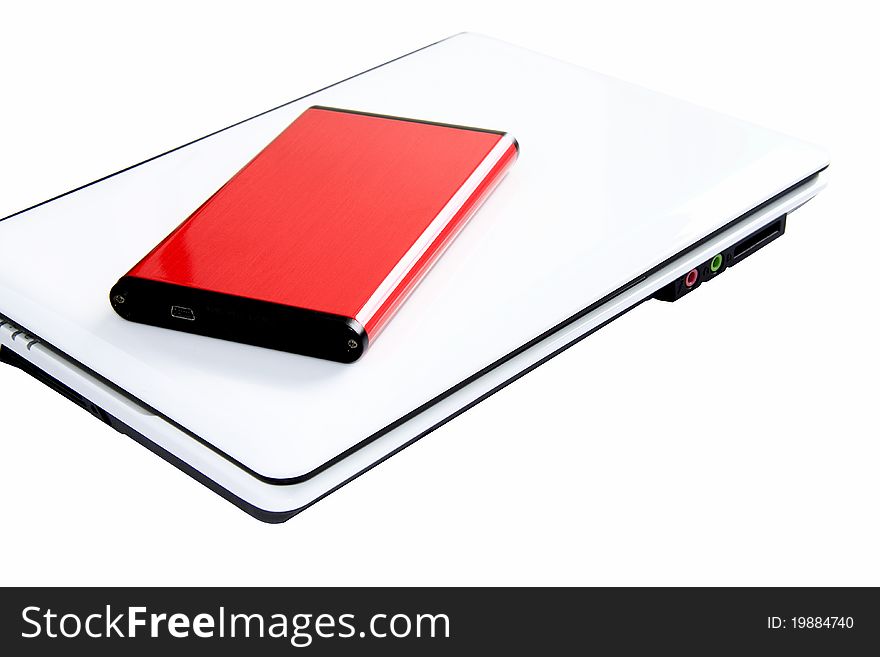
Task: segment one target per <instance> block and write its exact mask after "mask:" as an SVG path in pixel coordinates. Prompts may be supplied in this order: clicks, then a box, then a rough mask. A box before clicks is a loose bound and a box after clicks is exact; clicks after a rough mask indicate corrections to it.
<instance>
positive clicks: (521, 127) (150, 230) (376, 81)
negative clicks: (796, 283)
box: [0, 34, 828, 521]
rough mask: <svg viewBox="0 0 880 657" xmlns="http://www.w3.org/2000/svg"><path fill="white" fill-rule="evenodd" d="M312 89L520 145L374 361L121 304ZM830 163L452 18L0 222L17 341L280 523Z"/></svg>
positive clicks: (5, 310) (726, 239) (759, 216)
mask: <svg viewBox="0 0 880 657" xmlns="http://www.w3.org/2000/svg"><path fill="white" fill-rule="evenodd" d="M318 104H320V105H328V106H334V107H342V108H347V109H354V110H360V111H367V112H375V113H381V114H389V115H395V116H406V117H413V118H420V119H426V120H431V121H439V122H445V123H454V124H461V125H473V126H491V127H494V128H498V129H503V130H507V131H509V132H511V133H512V134H513V135H515V136H516V137H517V139H518V141H519V144H520V147H521V151H520V158H519V161H518V162H517V163H516V165H515V166H514V167H513V169H512V171H511V173H510V174H509V175H508V176H507V179H506V180H504V181H503V182H502V183H501V185H500V186H499V187H498V189H497V190H496V191H495V193H494V194H493V196H492V197H490V199H489V200H488V201H487V202H486V203H485V205H484V206H483V207H482V208H481V210H480V211H479V212H478V213H477V215H476V217H475V218H474V219H473V220H472V221H471V223H470V224H469V225H468V226H467V227H466V228H465V230H464V231H463V232H462V233H461V235H460V236H459V237H458V239H457V240H456V241H455V242H454V243H453V244H452V246H451V247H450V248H449V249H448V251H447V252H446V253H445V254H444V255H443V257H442V258H441V259H440V261H439V262H438V263H437V265H436V266H435V267H434V268H433V270H432V271H431V272H430V273H429V274H428V276H427V277H426V278H425V280H424V281H423V282H422V283H421V285H420V286H419V287H418V288H417V289H416V291H415V292H414V293H413V295H412V296H411V297H410V299H409V300H408V301H407V302H406V303H405V304H404V306H403V307H402V309H401V310H400V312H399V313H398V315H397V316H396V317H395V318H394V319H393V321H392V322H391V323H390V324H389V326H388V327H387V328H386V329H385V332H384V334H383V336H382V339H381V340H378V341H377V342H376V344H375V345H373V346H372V347H371V349H370V350H369V351H368V352H367V354H366V355H365V356H364V357H363V358H362V359H361V360H360V361H358V362H357V363H354V364H352V365H344V364H339V363H334V362H329V361H322V360H317V359H314V358H309V357H305V356H298V355H294V354H289V353H282V352H276V351H271V350H267V349H261V348H258V347H251V346H246V345H242V344H238V343H231V342H224V341H220V340H215V339H211V338H204V337H200V336H196V335H190V334H186V333H179V332H174V331H168V330H164V329H159V328H154V327H150V326H145V325H138V324H132V323H129V322H125V321H124V320H122V319H120V318H119V317H118V316H117V315H116V314H115V313H114V312H113V310H112V308H111V307H110V303H109V301H108V292H109V290H110V287H111V286H112V285H113V284H114V283H115V282H116V280H118V278H119V277H120V276H121V275H122V274H124V273H125V272H126V271H127V270H128V269H129V268H130V267H131V266H132V265H133V264H134V263H135V262H137V261H138V260H139V259H140V258H141V257H142V256H143V255H144V254H145V253H147V252H148V251H149V250H150V249H151V248H152V247H153V246H154V245H155V244H157V243H158V242H159V241H160V240H161V239H162V238H163V237H165V235H167V234H168V233H169V232H170V231H171V230H172V229H173V228H174V227H176V226H177V225H178V224H179V223H180V222H181V221H182V220H183V219H185V218H186V217H187V216H188V215H189V214H190V213H191V212H192V211H193V210H195V209H196V208H197V207H198V206H199V205H200V204H201V203H202V202H204V201H205V200H206V199H207V198H208V197H209V196H210V195H211V194H212V193H213V192H214V191H216V190H217V189H218V188H219V187H220V186H221V185H222V184H223V183H224V182H225V181H226V180H228V179H229V178H230V177H231V176H232V175H233V174H234V173H235V172H236V171H237V170H238V169H240V168H241V167H242V166H243V165H244V164H245V163H246V162H247V161H248V160H250V159H251V158H252V157H253V156H254V155H255V154H256V153H257V152H259V151H260V150H261V149H262V148H263V147H264V146H265V145H266V143H268V141H269V140H271V139H272V138H273V137H274V136H275V135H277V134H278V133H279V132H280V131H281V130H282V129H283V128H284V127H286V126H287V125H288V124H289V123H290V122H291V121H293V120H294V119H295V118H296V117H297V116H298V115H299V114H300V113H301V112H302V111H303V110H304V109H305V108H307V107H309V106H311V105H318ZM827 164H828V162H827V158H826V155H825V154H824V153H823V152H822V151H821V150H819V149H817V148H815V147H813V146H811V145H809V144H806V143H803V142H801V141H798V140H795V139H792V138H790V137H787V136H785V135H782V134H779V133H776V132H773V131H770V130H765V129H763V128H759V127H756V126H753V125H750V124H747V123H744V122H741V121H738V120H735V119H732V118H729V117H726V116H724V115H721V114H718V113H715V112H712V111H709V110H705V109H702V108H699V107H695V106H693V105H690V104H687V103H684V102H681V101H678V100H675V99H672V98H669V97H667V96H664V95H660V94H657V93H654V92H651V91H647V90H644V89H641V88H639V87H636V86H633V85H630V84H627V83H625V82H621V81H618V80H615V79H611V78H608V77H605V76H602V75H599V74H596V73H592V72H590V71H587V70H584V69H582V68H579V67H576V66H573V65H570V64H566V63H563V62H560V61H557V60H555V59H552V58H549V57H545V56H542V55H539V54H536V53H533V52H530V51H528V50H524V49H521V48H518V47H515V46H512V45H509V44H506V43H503V42H499V41H496V40H493V39H489V38H486V37H482V36H477V35H471V34H463V35H458V36H455V37H451V38H449V39H446V40H444V41H441V42H439V43H437V44H434V45H431V46H428V47H426V48H423V49H421V50H419V51H416V52H414V53H412V54H409V55H407V56H404V57H402V58H400V59H397V60H394V61H392V62H389V63H387V64H385V65H382V66H379V67H377V68H374V69H371V70H370V71H367V72H365V73H363V74H360V75H357V76H355V77H353V78H350V79H348V80H346V81H343V82H341V83H339V84H336V85H333V86H331V87H329V88H326V89H324V90H322V91H320V92H317V93H315V94H312V95H310V96H307V97H304V98H302V99H299V100H297V101H294V102H291V103H288V104H286V105H283V106H281V107H279V108H276V109H274V110H271V111H268V112H266V113H264V114H261V115H259V116H257V117H254V118H251V119H248V120H246V121H243V122H241V123H239V124H236V125H234V126H232V127H230V128H227V129H225V130H222V131H220V132H217V133H215V134H212V135H209V136H208V137H205V138H203V139H200V140H198V141H196V142H193V143H191V144H188V145H186V146H183V147H181V148H179V149H176V150H174V151H171V152H169V153H167V154H165V155H162V156H160V157H157V158H155V159H152V160H149V161H147V162H145V163H143V164H140V165H138V166H135V167H132V168H130V169H127V170H125V171H123V172H120V173H118V174H116V175H114V176H111V177H109V178H107V179H104V180H102V181H100V182H97V183H94V184H92V185H89V186H86V187H84V188H82V189H79V190H77V191H75V192H72V193H69V194H66V195H63V196H61V197H59V198H57V199H55V200H52V201H50V202H47V203H44V204H41V205H39V206H36V207H34V208H32V209H29V210H26V211H23V212H20V213H18V214H15V215H12V216H11V217H8V218H6V219H4V220H2V221H0V322H2V326H0V345H2V347H3V349H4V351H5V354H6V357H5V360H7V361H11V362H13V364H17V365H19V366H24V367H25V368H27V369H29V370H30V371H31V373H32V374H36V375H38V376H41V377H42V378H44V380H46V381H47V382H48V383H50V385H54V386H55V387H56V388H58V389H59V390H61V391H62V392H65V394H68V396H75V397H76V398H77V399H78V400H79V401H80V403H83V404H84V405H86V406H87V407H89V408H90V410H92V412H94V413H95V414H96V415H97V416H98V417H100V418H101V419H104V420H107V421H110V422H111V424H113V425H114V426H115V427H116V428H118V429H121V430H123V431H125V432H126V433H128V434H129V435H131V436H132V437H134V438H136V439H137V440H139V441H140V442H142V443H143V444H145V445H146V446H148V447H150V448H151V449H153V450H154V451H156V452H157V453H159V454H161V455H162V456H163V457H165V458H166V459H168V460H169V461H171V462H172V463H174V464H175V465H177V466H178V467H181V468H182V469H184V470H186V471H187V472H189V473H190V474H192V475H194V476H195V477H196V478H198V479H199V480H200V481H202V482H203V483H205V484H207V485H209V486H210V487H211V488H213V489H214V490H216V491H217V492H219V493H221V494H223V495H224V496H225V497H227V498H228V499H230V500H231V501H233V502H235V503H236V504H238V505H239V506H241V507H242V508H244V509H245V510H247V511H248V512H250V513H252V514H254V515H256V516H257V517H260V518H262V519H264V520H271V521H280V520H285V519H287V518H289V517H290V516H292V515H294V514H295V513H296V512H297V511H299V510H301V509H302V508H305V507H306V506H308V505H310V504H311V503H313V502H314V501H316V500H317V499H320V498H321V497H323V496H324V495H326V494H328V493H329V492H331V491H332V490H334V489H335V488H337V487H339V486H340V485H342V484H344V483H345V482H346V481H348V480H350V479H351V478H353V477H355V476H357V475H358V474H359V473H361V472H363V471H364V470H365V469H368V468H369V467H371V466H372V465H374V464H376V463H377V462H379V461H381V460H383V459H384V458H386V457H387V456H388V455H390V454H392V453H394V452H395V451H396V450H399V449H401V448H402V447H404V446H406V445H407V444H409V443H410V442H412V441H414V440H416V439H418V438H420V437H421V436H423V435H424V434H425V433H427V432H428V431H430V430H431V429H432V428H435V427H436V426H437V425H438V424H440V423H443V422H445V421H446V420H448V419H449V418H450V417H453V416H454V415H456V414H457V413H459V412H460V411H462V410H463V409H466V408H467V407H469V406H470V405H472V404H474V403H476V402H477V401H479V400H480V399H481V398H482V397H484V396H485V395H487V394H489V393H491V392H492V391H493V390H495V389H497V388H498V387H499V386H502V385H504V384H505V383H507V382H509V381H510V380H512V379H513V378H516V377H517V376H519V375H520V374H522V373H523V372H524V371H527V370H528V369H530V368H531V367H533V366H535V365H536V364H539V363H540V362H542V361H543V360H545V359H546V358H548V357H550V356H551V355H553V354H555V353H557V352H558V351H559V350H561V349H564V348H565V347H566V346H569V345H570V344H572V343H573V342H574V341H577V340H578V339H580V338H582V337H583V336H585V335H587V334H588V333H589V332H591V331H592V330H595V329H596V328H597V327H599V326H601V325H603V324H604V323H607V322H608V321H609V320H611V319H613V318H614V317H616V316H618V315H619V314H621V313H622V312H625V311H626V310H627V309H629V308H631V307H633V306H634V305H636V304H638V303H639V302H641V301H643V300H645V299H648V298H650V297H651V296H652V295H653V294H654V293H655V292H656V291H657V290H659V289H660V288H661V287H663V286H664V285H666V284H668V283H669V282H670V281H673V280H676V279H678V278H680V277H681V276H683V275H684V274H685V273H686V272H688V271H689V270H690V269H692V268H693V267H695V266H697V265H699V264H700V263H704V262H705V261H707V260H709V259H711V258H712V256H713V255H714V254H715V253H718V252H720V251H722V250H723V249H725V248H727V247H730V246H731V245H733V244H735V243H737V242H738V241H739V240H741V239H743V238H744V237H746V236H748V235H749V234H751V233H754V232H755V231H756V230H758V229H760V228H761V227H762V226H764V225H766V224H768V223H770V222H772V221H774V220H775V219H777V218H779V217H780V216H782V215H784V214H786V213H787V212H789V211H791V210H793V209H795V208H796V207H798V206H800V205H802V204H803V203H804V202H806V201H807V200H809V199H810V198H811V197H812V196H813V195H815V194H816V193H817V192H818V191H819V190H820V189H821V187H822V186H823V184H824V176H825V175H826V174H825V173H824V169H825V167H826V166H827ZM11 354H15V355H14V356H12V355H11ZM22 361H26V362H22ZM34 368H38V370H35V369H34ZM46 375H48V377H51V379H50V378H47V376H46ZM59 383H60V384H61V385H60V386H59ZM523 412H529V411H528V409H526V410H524V411H523ZM89 467H94V468H95V469H96V476H99V473H98V472H97V471H98V470H99V466H97V465H91V466H89ZM133 494H135V493H133Z"/></svg>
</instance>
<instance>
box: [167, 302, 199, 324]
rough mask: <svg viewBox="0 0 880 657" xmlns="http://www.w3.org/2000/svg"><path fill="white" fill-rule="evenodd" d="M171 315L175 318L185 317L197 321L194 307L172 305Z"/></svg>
mask: <svg viewBox="0 0 880 657" xmlns="http://www.w3.org/2000/svg"><path fill="white" fill-rule="evenodd" d="M171 316H172V317H173V318H174V319H185V320H187V321H189V322H194V321H196V313H195V311H193V309H192V308H186V307H184V306H171Z"/></svg>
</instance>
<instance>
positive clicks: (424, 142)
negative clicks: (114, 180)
mask: <svg viewBox="0 0 880 657" xmlns="http://www.w3.org/2000/svg"><path fill="white" fill-rule="evenodd" d="M518 148H519V147H518V145H517V143H516V140H515V139H513V137H512V136H510V135H509V134H507V133H504V132H499V131H496V130H484V129H480V128H472V127H465V126H458V125H449V124H443V123H434V122H431V121H420V120H416V119H406V118H400V117H394V116H384V115H378V114H370V113H367V112H356V111H350V110H341V109H335V108H331V107H311V108H309V109H307V110H306V111H305V112H303V113H302V114H301V115H300V116H299V118H297V119H296V120H295V121H294V122H293V123H291V124H290V125H289V126H288V127H287V128H286V129H285V130H284V131H283V132H282V133H281V134H280V135H278V137H276V138H275V139H274V140H273V141H272V142H271V143H270V144H269V145H268V146H266V148H264V149H263V150H262V151H261V152H260V153H259V154H258V155H257V156H256V157H255V158H254V159H253V160H251V161H250V162H249V163H248V164H247V165H246V166H245V167H244V168H243V169H241V170H240V171H239V172H238V173H237V174H236V175H235V176H234V177H233V178H232V179H231V180H229V182H227V183H226V184H225V185H224V186H223V187H222V188H220V190H219V191H217V192H216V193H215V194H214V195H213V196H212V197H211V198H210V199H208V200H207V201H206V202H205V203H204V204H203V205H202V206H201V207H200V208H199V209H198V210H196V211H195V212H194V213H193V214H192V215H191V216H190V217H189V218H188V219H186V221H184V222H183V223H182V224H181V225H180V226H178V228H177V229H175V230H174V232H172V233H171V234H170V235H169V236H168V237H166V238H165V239H164V240H163V241H162V242H161V243H160V244H159V245H158V246H157V247H156V248H154V249H153V250H152V251H151V252H150V253H149V254H148V255H147V256H146V257H145V258H144V259H143V260H141V261H140V262H139V263H138V264H137V265H135V266H134V267H133V268H132V269H131V271H129V272H128V273H127V274H126V275H125V276H123V277H122V278H121V279H120V280H119V282H118V283H116V285H115V286H113V289H112V290H111V292H110V301H111V304H112V305H113V308H114V309H115V310H116V312H117V313H118V314H119V315H120V316H122V317H124V318H125V319H128V320H131V321H135V322H142V323H145V324H151V325H154V326H160V327H163V328H169V329H177V330H180V331H187V332H190V333H197V334H200V335H206V336H211V337H215V338H221V339H226V340H234V341H237V342H244V343H248V344H254V345H258V346H262V347H268V348H272V349H280V350H284V351H290V352H295V353H300V354H306V355H309V356H316V357H319V358H326V359H330V360H335V361H340V362H353V361H355V360H357V359H358V358H359V357H360V356H361V355H362V354H363V353H364V351H365V350H366V348H367V346H368V344H369V343H370V341H372V340H374V339H375V338H376V336H377V335H378V334H379V332H380V331H381V330H382V328H383V327H384V326H385V325H386V323H387V322H388V320H389V319H390V318H391V316H392V315H393V314H394V312H395V311H396V310H397V309H398V307H399V306H400V305H401V304H402V303H403V301H404V300H405V299H406V297H407V295H408V294H409V293H410V292H411V291H412V290H413V288H414V287H415V286H416V285H417V284H418V282H419V280H421V278H422V277H423V276H424V275H425V274H426V273H427V271H428V270H429V269H430V267H431V265H432V264H433V263H434V262H435V260H436V259H437V258H438V257H439V256H440V254H441V253H442V252H443V250H444V249H445V248H446V246H448V245H449V243H450V242H451V241H452V239H453V238H454V237H455V236H456V234H457V233H458V232H459V231H460V230H461V229H462V228H463V226H464V225H465V223H466V222H467V220H468V219H469V218H470V217H471V216H472V215H473V214H474V213H475V212H476V210H477V208H478V207H479V206H480V204H481V203H482V201H483V200H485V198H486V197H487V196H488V195H489V194H490V193H491V191H492V190H493V189H494V187H495V186H496V185H497V184H498V182H499V181H500V180H501V178H502V177H503V175H504V174H505V173H506V172H507V170H508V169H509V167H510V166H511V165H512V164H513V163H514V161H515V160H516V156H517V153H518Z"/></svg>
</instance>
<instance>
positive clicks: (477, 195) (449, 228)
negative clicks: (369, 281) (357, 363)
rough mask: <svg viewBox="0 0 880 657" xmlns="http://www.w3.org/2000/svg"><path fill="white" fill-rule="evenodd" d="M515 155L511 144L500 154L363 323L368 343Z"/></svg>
mask: <svg viewBox="0 0 880 657" xmlns="http://www.w3.org/2000/svg"><path fill="white" fill-rule="evenodd" d="M518 155H519V144H518V143H517V142H516V141H514V142H513V144H511V146H510V147H509V148H508V149H507V150H506V151H505V152H504V155H502V156H501V159H500V160H498V162H497V163H496V164H495V166H494V167H492V169H491V170H490V171H489V173H488V175H487V176H486V177H485V178H484V179H483V181H482V182H481V183H480V184H479V185H478V186H477V188H476V189H475V190H474V192H473V193H472V194H471V195H470V196H469V197H468V199H467V200H466V201H465V202H464V204H463V205H462V206H461V208H460V209H459V210H458V212H457V213H456V214H455V216H453V218H452V219H451V220H450V222H449V223H448V224H447V225H446V227H445V228H444V229H443V231H442V232H441V233H440V235H439V236H438V237H437V239H436V240H435V241H434V242H432V243H431V245H430V246H429V247H428V250H427V251H426V252H425V253H424V254H423V255H422V257H421V258H420V259H419V260H418V261H417V262H416V264H415V265H414V266H413V267H412V269H410V271H409V272H408V273H407V275H406V276H405V277H404V278H403V280H402V281H401V282H400V284H399V285H398V286H397V287H396V288H395V289H394V291H393V292H392V293H391V295H390V296H389V297H388V299H387V300H386V301H385V302H384V303H383V304H382V305H381V306H380V307H379V309H378V310H377V311H376V312H375V313H374V314H373V315H372V317H370V318H369V319H368V320H366V321H365V322H364V329H365V331H366V333H367V335H368V336H369V338H370V340H375V339H376V337H377V336H378V335H379V333H381V332H382V329H384V328H385V326H386V325H387V324H388V321H389V320H390V319H391V318H392V317H393V316H394V314H395V313H396V312H397V310H398V308H399V307H400V306H401V305H402V304H403V302H404V301H406V299H407V297H408V296H409V295H410V294H411V293H412V292H413V290H415V288H416V287H417V286H418V284H419V282H420V281H421V280H422V279H423V278H424V277H425V276H426V275H427V273H428V272H429V271H430V270H431V267H433V266H434V263H436V262H437V260H438V259H439V258H440V256H441V255H443V252H444V251H445V250H446V249H447V247H448V246H449V245H450V244H452V242H453V240H455V238H456V236H457V235H458V234H459V233H460V232H461V231H462V229H463V228H464V227H465V225H466V224H467V223H468V221H470V219H471V217H473V216H474V215H475V214H476V212H477V210H479V209H480V206H481V205H482V204H483V203H484V202H485V201H486V199H487V198H489V196H490V195H491V194H492V192H493V191H494V190H495V188H496V187H497V186H498V184H499V183H500V182H501V180H502V179H503V178H504V176H505V174H506V173H507V172H508V171H509V170H510V168H511V167H512V166H513V164H514V162H516V158H517V156H518Z"/></svg>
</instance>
